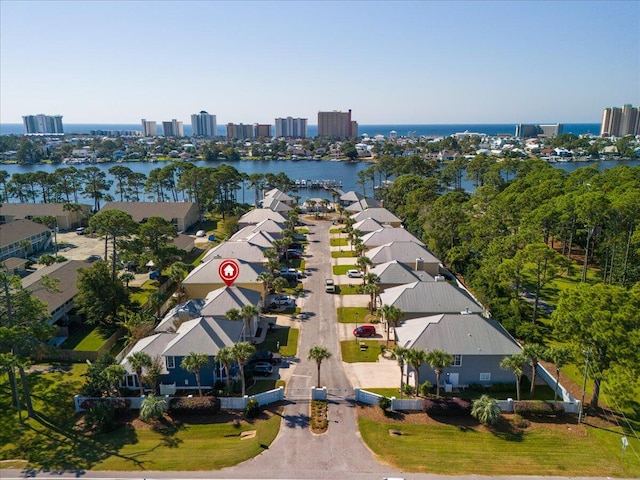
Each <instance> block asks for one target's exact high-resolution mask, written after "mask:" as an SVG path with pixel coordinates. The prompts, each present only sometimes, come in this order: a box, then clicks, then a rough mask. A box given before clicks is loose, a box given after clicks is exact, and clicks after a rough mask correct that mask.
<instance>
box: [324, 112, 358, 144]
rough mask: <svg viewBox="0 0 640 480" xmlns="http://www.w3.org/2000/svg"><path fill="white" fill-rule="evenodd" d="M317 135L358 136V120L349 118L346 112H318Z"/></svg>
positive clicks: (332, 136)
mask: <svg viewBox="0 0 640 480" xmlns="http://www.w3.org/2000/svg"><path fill="white" fill-rule="evenodd" d="M318 136H319V137H331V138H355V137H357V136H358V122H355V121H352V120H351V110H349V111H348V112H338V111H336V110H334V111H333V112H318Z"/></svg>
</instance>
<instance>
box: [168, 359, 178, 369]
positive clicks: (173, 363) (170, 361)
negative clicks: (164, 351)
mask: <svg viewBox="0 0 640 480" xmlns="http://www.w3.org/2000/svg"><path fill="white" fill-rule="evenodd" d="M167 368H176V359H175V357H167Z"/></svg>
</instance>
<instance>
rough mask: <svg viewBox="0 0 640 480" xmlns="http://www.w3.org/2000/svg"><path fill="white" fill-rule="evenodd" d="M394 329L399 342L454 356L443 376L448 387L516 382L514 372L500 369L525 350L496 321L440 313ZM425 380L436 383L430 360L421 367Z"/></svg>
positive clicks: (421, 374) (469, 315) (401, 344)
mask: <svg viewBox="0 0 640 480" xmlns="http://www.w3.org/2000/svg"><path fill="white" fill-rule="evenodd" d="M394 330H395V331H394V335H395V341H396V344H397V345H400V346H402V347H405V348H415V349H418V350H424V351H427V352H428V351H432V350H443V351H445V352H447V353H450V354H451V355H453V365H451V366H449V367H447V368H446V369H445V370H444V372H443V374H442V376H441V377H440V381H441V383H442V385H441V386H444V387H445V390H449V389H451V390H452V389H453V388H457V387H466V386H468V385H471V384H481V385H485V386H488V385H491V384H494V383H515V377H514V375H513V372H511V371H510V370H504V369H502V368H500V362H501V361H502V359H503V358H504V357H507V356H510V355H514V354H517V353H521V351H522V349H521V348H520V346H519V345H518V343H517V342H516V341H515V340H514V339H513V337H511V335H509V333H508V332H507V331H506V330H505V329H504V328H503V327H502V325H500V324H499V323H498V322H496V321H495V320H492V319H488V318H484V317H482V316H480V315H475V314H460V313H458V314H439V315H431V316H422V317H419V318H414V319H411V320H407V321H405V322H403V324H402V325H401V326H399V327H396V328H395V329H394ZM409 368H411V367H409ZM425 380H426V381H429V382H431V383H432V384H433V385H435V384H436V375H435V372H434V371H433V368H431V366H430V365H429V364H428V363H424V364H423V365H422V366H421V367H420V382H424V381H425Z"/></svg>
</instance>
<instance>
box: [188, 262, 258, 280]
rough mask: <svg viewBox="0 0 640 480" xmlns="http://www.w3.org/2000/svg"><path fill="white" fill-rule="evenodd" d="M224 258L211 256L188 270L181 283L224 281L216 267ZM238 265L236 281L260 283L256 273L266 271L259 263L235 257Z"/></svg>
mask: <svg viewBox="0 0 640 480" xmlns="http://www.w3.org/2000/svg"><path fill="white" fill-rule="evenodd" d="M224 260H225V259H222V258H211V259H210V260H207V261H205V262H204V263H201V264H200V265H198V266H197V267H196V268H194V269H193V270H191V272H189V275H187V278H185V279H184V280H183V281H182V283H183V284H187V285H197V284H211V285H214V284H222V283H224V282H223V281H222V279H221V278H220V276H219V275H218V267H219V266H220V264H221V263H222V262H223V261H224ZM236 261H237V262H238V267H239V270H240V272H239V273H238V278H237V279H236V280H235V281H236V283H240V284H243V283H261V282H260V281H259V280H258V275H260V274H261V273H262V272H266V271H267V270H266V268H264V267H263V266H262V265H260V264H259V263H250V262H245V261H244V260H240V259H237V260H236Z"/></svg>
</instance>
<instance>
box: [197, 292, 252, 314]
mask: <svg viewBox="0 0 640 480" xmlns="http://www.w3.org/2000/svg"><path fill="white" fill-rule="evenodd" d="M261 300H262V295H261V294H260V292H257V291H255V290H250V289H248V288H243V287H238V286H236V285H232V286H231V287H227V286H224V287H222V288H218V289H216V290H213V291H212V292H209V294H208V295H207V298H206V299H205V304H204V306H203V307H202V310H200V314H201V315H202V316H205V317H213V316H219V317H224V316H225V315H226V313H227V312H228V311H229V310H231V309H233V308H237V309H238V310H240V309H241V308H242V307H244V306H245V305H253V306H255V307H257V306H258V305H260V302H261Z"/></svg>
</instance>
